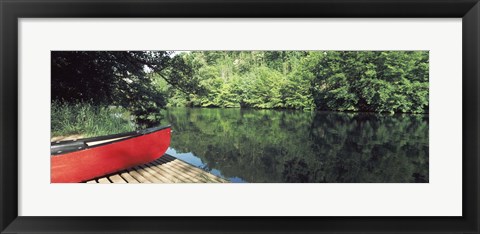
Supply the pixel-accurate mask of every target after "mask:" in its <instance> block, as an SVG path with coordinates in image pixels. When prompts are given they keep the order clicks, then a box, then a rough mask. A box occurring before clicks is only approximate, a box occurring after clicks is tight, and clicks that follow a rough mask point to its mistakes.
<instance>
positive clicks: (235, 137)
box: [162, 108, 429, 183]
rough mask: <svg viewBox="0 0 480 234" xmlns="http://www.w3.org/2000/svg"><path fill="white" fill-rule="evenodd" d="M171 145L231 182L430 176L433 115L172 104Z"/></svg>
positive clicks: (424, 178) (175, 151)
mask: <svg viewBox="0 0 480 234" xmlns="http://www.w3.org/2000/svg"><path fill="white" fill-rule="evenodd" d="M163 114H164V117H165V119H164V120H163V121H162V124H171V125H172V130H173V132H172V142H171V145H170V146H171V147H170V148H169V150H168V151H167V153H169V154H171V155H173V156H175V157H177V158H179V159H182V160H184V161H187V162H188V163H190V164H193V165H196V166H198V167H200V168H203V169H205V170H207V171H210V172H212V173H214V174H216V175H219V176H222V177H224V178H226V179H229V180H230V181H232V182H249V183H414V182H417V183H419V182H420V183H425V182H428V152H429V150H428V115H387V114H371V113H338V112H315V113H311V112H303V111H287V110H250V109H204V108H196V109H193V108H171V109H168V110H167V111H165V112H164V113H163Z"/></svg>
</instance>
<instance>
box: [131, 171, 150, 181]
mask: <svg viewBox="0 0 480 234" xmlns="http://www.w3.org/2000/svg"><path fill="white" fill-rule="evenodd" d="M128 174H129V175H131V176H132V177H133V178H135V179H136V180H137V181H138V182H140V183H145V184H149V183H151V182H150V181H148V180H147V178H145V177H143V176H142V175H140V173H138V172H137V171H135V170H129V171H128Z"/></svg>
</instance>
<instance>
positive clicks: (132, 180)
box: [120, 172, 138, 184]
mask: <svg viewBox="0 0 480 234" xmlns="http://www.w3.org/2000/svg"><path fill="white" fill-rule="evenodd" d="M120 176H121V177H122V178H123V179H124V180H125V181H127V183H130V184H138V181H137V180H136V179H135V178H133V177H132V176H131V175H130V174H128V172H123V173H121V174H120Z"/></svg>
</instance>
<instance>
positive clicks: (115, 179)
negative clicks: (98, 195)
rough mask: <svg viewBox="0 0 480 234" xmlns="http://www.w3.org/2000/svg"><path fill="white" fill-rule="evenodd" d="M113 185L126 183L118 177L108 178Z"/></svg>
mask: <svg viewBox="0 0 480 234" xmlns="http://www.w3.org/2000/svg"><path fill="white" fill-rule="evenodd" d="M108 178H109V179H110V180H111V181H112V182H113V183H115V184H126V183H127V181H125V180H124V179H123V178H122V177H121V176H120V175H118V174H116V175H112V176H110V177H108Z"/></svg>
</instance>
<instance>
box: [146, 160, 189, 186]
mask: <svg viewBox="0 0 480 234" xmlns="http://www.w3.org/2000/svg"><path fill="white" fill-rule="evenodd" d="M148 165H149V166H150V168H151V169H152V170H154V171H156V172H157V173H158V174H160V175H162V177H163V178H164V179H165V183H179V182H182V181H181V180H180V179H178V178H177V177H175V176H173V175H172V174H171V173H170V172H168V171H166V170H165V169H164V168H163V167H161V165H157V164H152V163H150V164H148Z"/></svg>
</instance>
